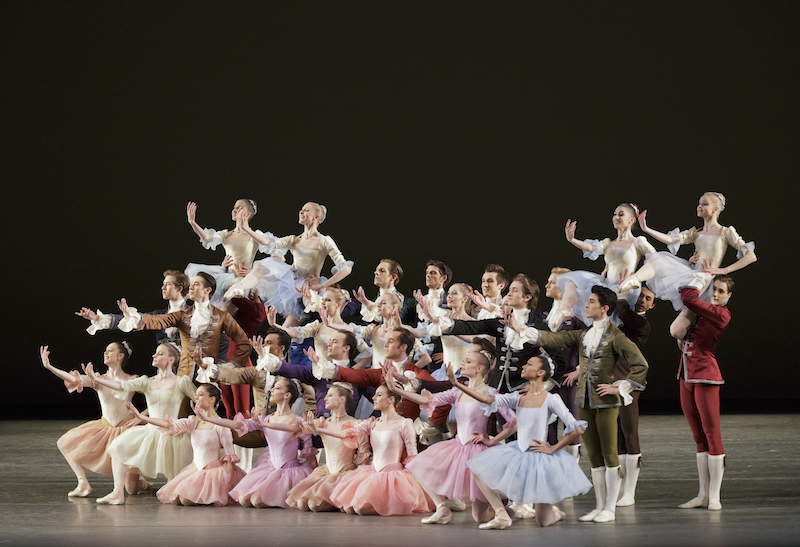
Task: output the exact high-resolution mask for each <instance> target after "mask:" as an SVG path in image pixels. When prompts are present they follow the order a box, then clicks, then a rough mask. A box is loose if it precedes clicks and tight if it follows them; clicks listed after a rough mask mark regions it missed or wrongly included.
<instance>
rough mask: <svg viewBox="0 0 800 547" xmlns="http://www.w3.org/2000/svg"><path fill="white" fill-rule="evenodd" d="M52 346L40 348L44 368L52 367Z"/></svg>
mask: <svg viewBox="0 0 800 547" xmlns="http://www.w3.org/2000/svg"><path fill="white" fill-rule="evenodd" d="M49 347H50V346H39V354H40V355H41V356H42V364H43V365H44V368H47V367H49V366H50V350H49V349H48V348H49Z"/></svg>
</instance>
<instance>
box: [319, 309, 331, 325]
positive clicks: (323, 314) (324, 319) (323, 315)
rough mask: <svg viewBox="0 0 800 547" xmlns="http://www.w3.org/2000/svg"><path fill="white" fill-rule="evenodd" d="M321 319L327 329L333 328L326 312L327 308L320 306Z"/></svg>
mask: <svg viewBox="0 0 800 547" xmlns="http://www.w3.org/2000/svg"><path fill="white" fill-rule="evenodd" d="M319 318H320V319H321V320H322V324H323V325H325V326H326V327H330V326H331V321H330V318H329V317H328V312H326V311H325V308H324V307H322V306H320V308H319Z"/></svg>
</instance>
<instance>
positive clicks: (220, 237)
mask: <svg viewBox="0 0 800 547" xmlns="http://www.w3.org/2000/svg"><path fill="white" fill-rule="evenodd" d="M203 231H204V232H205V233H206V234H208V235H210V236H211V241H205V240H203V239H201V240H200V243H201V244H202V245H203V247H204V248H206V249H209V250H211V251H215V250H216V249H217V245H219V244H221V243H222V242H223V241H225V239H226V238H227V237H228V234H229V233H230V232H228V230H222V231H220V232H218V231H216V230H215V229H214V228H205V229H203Z"/></svg>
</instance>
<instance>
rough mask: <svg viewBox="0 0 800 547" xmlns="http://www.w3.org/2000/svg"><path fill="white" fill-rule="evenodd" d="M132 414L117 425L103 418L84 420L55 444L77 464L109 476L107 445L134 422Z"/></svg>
mask: <svg viewBox="0 0 800 547" xmlns="http://www.w3.org/2000/svg"><path fill="white" fill-rule="evenodd" d="M134 421H135V420H134V417H133V415H131V416H128V417H127V418H125V419H123V420H122V421H121V422H120V423H119V424H118V425H116V426H113V425H111V424H110V423H109V422H108V420H106V419H105V418H100V419H99V420H93V421H91V422H86V423H85V424H83V425H79V426H78V427H75V428H73V429H70V430H69V431H67V432H66V433H64V434H63V435H62V436H61V438H59V439H58V441H57V442H56V445H57V446H58V449H59V450H60V451H61V453H62V454H64V456H65V457H66V458H69V459H70V460H72V461H74V462H76V463H77V464H78V465H81V466H83V467H85V468H86V469H89V470H90V471H94V472H95V473H100V474H101V475H108V476H111V475H112V473H111V456H109V455H108V447H109V445H110V444H111V442H112V441H113V440H114V439H116V438H117V437H119V436H120V435H121V434H122V433H124V432H125V431H127V430H128V429H130V428H131V427H132V426H133V424H134Z"/></svg>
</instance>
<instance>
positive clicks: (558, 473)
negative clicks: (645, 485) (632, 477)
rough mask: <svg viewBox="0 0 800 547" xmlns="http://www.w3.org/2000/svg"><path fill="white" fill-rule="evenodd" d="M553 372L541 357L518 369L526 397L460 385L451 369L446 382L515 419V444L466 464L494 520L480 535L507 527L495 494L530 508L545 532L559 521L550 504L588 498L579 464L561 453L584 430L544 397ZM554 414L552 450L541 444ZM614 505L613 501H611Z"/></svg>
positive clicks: (552, 398) (555, 401) (551, 398)
mask: <svg viewBox="0 0 800 547" xmlns="http://www.w3.org/2000/svg"><path fill="white" fill-rule="evenodd" d="M554 369H555V366H554V364H553V362H552V360H550V359H549V358H548V357H547V356H546V354H544V355H543V356H538V357H531V358H530V359H529V360H528V361H527V363H525V364H524V365H523V366H522V377H523V378H525V379H527V380H528V381H529V382H530V389H529V391H528V392H527V393H525V394H524V395H523V394H520V392H518V391H515V392H513V393H508V394H491V393H486V392H483V393H482V392H481V391H480V390H477V389H473V388H471V387H470V386H468V385H464V384H461V383H459V382H458V381H457V380H456V377H455V374H454V373H453V370H452V368H451V367H450V366H448V367H447V373H448V374H447V376H448V378H449V379H450V382H451V383H452V384H453V385H454V386H455V387H456V388H457V389H459V390H461V391H463V392H464V393H466V394H467V395H469V396H470V397H472V398H473V399H476V400H477V401H479V402H480V403H483V404H482V405H481V406H482V407H483V408H484V410H486V411H488V412H491V411H495V410H497V409H498V408H499V407H510V408H514V409H515V411H516V417H517V427H516V429H517V440H516V441H515V442H512V443H508V444H504V445H502V446H495V447H493V448H490V449H488V450H485V451H483V452H481V453H480V454H478V455H476V456H475V457H473V458H472V459H471V460H469V461H468V462H467V466H468V467H469V469H470V471H472V474H473V475H474V477H475V482H476V483H477V485H478V487H479V488H480V490H481V492H483V494H484V496H486V499H487V500H488V501H489V503H490V504H491V506H492V508H493V509H494V512H495V516H494V518H493V519H492V520H490V521H489V522H486V523H483V524H480V525H479V528H480V529H481V530H492V529H503V528H508V527H509V526H511V523H512V520H511V517H510V516H509V515H508V512H507V511H506V508H505V507H504V506H503V502H502V500H501V499H500V494H502V495H504V496H505V497H507V498H508V499H511V500H514V501H515V502H516V503H518V504H535V513H536V522H537V523H538V524H539V526H550V525H551V524H554V523H555V522H558V521H559V520H561V519H563V518H564V512H563V511H561V510H560V509H559V508H558V507H555V504H556V503H558V502H560V501H561V500H563V499H564V498H568V497H571V496H577V495H582V494H585V493H587V492H588V491H589V490H590V489H591V487H592V485H591V483H590V482H589V481H588V480H587V479H586V476H585V475H584V474H583V471H581V468H580V467H579V466H578V462H576V461H575V459H574V458H573V457H572V456H570V455H569V454H568V453H567V452H566V451H562V450H561V449H562V448H564V447H566V446H567V445H569V443H570V442H571V441H572V440H573V438H574V437H578V436H580V435H581V434H582V433H583V431H584V430H585V429H586V427H587V423H586V421H584V420H581V421H578V420H576V419H575V417H574V416H572V414H570V413H569V410H567V407H566V406H565V405H564V403H563V402H562V401H561V399H560V398H559V397H558V396H557V395H553V394H552V393H548V392H547V389H546V386H545V382H546V381H547V380H548V379H549V376H550V375H551V374H552V373H553V370H554ZM551 414H556V415H557V416H558V417H559V418H560V419H561V421H563V422H564V424H565V430H564V437H563V438H562V439H561V440H560V441H559V442H558V443H557V444H555V445H553V446H551V445H549V444H547V443H546V442H542V441H541V440H540V439H544V438H546V435H547V422H548V421H549V419H550V415H551ZM614 501H615V502H616V498H615V499H614Z"/></svg>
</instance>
